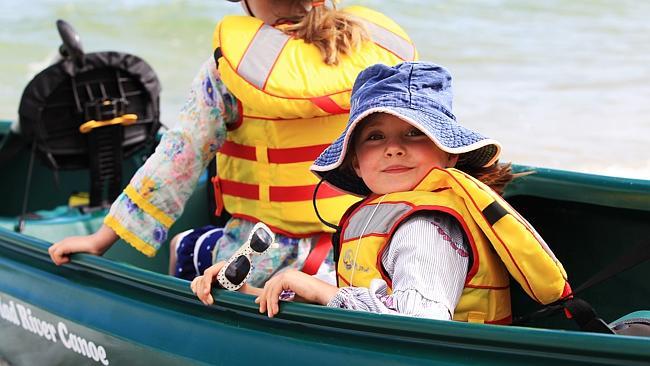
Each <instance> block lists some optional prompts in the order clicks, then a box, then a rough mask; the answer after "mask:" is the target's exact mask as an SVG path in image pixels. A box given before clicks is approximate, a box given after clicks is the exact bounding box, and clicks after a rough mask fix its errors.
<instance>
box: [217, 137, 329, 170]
mask: <svg viewBox="0 0 650 366" xmlns="http://www.w3.org/2000/svg"><path fill="white" fill-rule="evenodd" d="M328 146H329V144H324V145H313V146H303V147H292V148H286V149H274V148H268V149H267V154H268V162H269V163H272V164H291V163H303V162H306V161H314V160H316V158H318V156H319V155H320V154H321V153H322V152H323V150H325V149H326V148H327V147H328ZM219 152H220V153H222V154H223V155H228V156H232V157H235V158H240V159H245V160H252V161H257V155H256V147H255V146H248V145H242V144H238V143H236V142H232V141H226V142H224V143H223V145H222V146H221V149H220V150H219Z"/></svg>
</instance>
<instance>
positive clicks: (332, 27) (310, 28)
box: [282, 0, 369, 65]
mask: <svg viewBox="0 0 650 366" xmlns="http://www.w3.org/2000/svg"><path fill="white" fill-rule="evenodd" d="M296 2H297V3H298V4H296V5H300V6H304V4H305V1H304V0H297V1H296ZM335 2H336V0H332V7H331V8H329V7H326V6H325V5H324V3H325V2H324V1H314V2H311V9H309V10H308V11H307V13H306V14H305V15H304V17H302V18H301V19H300V20H299V21H298V22H297V23H295V24H291V25H288V26H285V27H283V28H282V30H283V31H284V32H286V33H289V34H291V35H292V36H294V37H296V38H299V39H302V40H304V41H305V43H311V44H313V45H315V46H316V47H318V49H319V50H320V53H321V55H322V56H323V62H325V63H326V64H327V65H337V64H338V62H339V60H340V56H341V55H349V54H351V53H352V52H354V51H355V50H356V49H357V48H358V47H359V46H360V45H361V43H362V42H363V41H366V40H368V39H369V37H368V33H367V31H366V29H365V27H364V26H363V24H361V22H360V21H358V20H355V19H354V18H353V17H351V16H350V15H348V14H346V13H344V12H341V11H339V10H337V9H336V4H335Z"/></svg>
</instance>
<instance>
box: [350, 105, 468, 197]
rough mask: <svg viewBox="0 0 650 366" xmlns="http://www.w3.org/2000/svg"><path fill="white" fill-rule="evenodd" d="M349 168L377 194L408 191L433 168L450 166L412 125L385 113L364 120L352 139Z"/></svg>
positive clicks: (453, 157) (451, 157) (452, 157)
mask: <svg viewBox="0 0 650 366" xmlns="http://www.w3.org/2000/svg"><path fill="white" fill-rule="evenodd" d="M354 151H355V153H356V155H355V158H353V160H352V167H353V168H354V170H355V172H356V173H357V175H358V176H359V177H360V178H361V179H363V181H364V183H366V185H367V186H368V188H370V190H371V191H372V192H374V193H376V194H387V193H393V192H403V191H410V190H411V189H413V188H414V187H415V186H416V185H417V184H418V183H420V181H422V179H424V177H425V176H426V175H427V173H429V172H430V171H431V169H433V168H434V167H438V168H448V167H453V166H454V165H455V164H456V161H457V160H458V156H457V155H452V154H449V153H447V152H445V151H442V150H441V149H440V148H438V146H436V144H434V143H433V141H431V139H430V138H429V137H428V136H426V135H425V134H424V133H422V132H421V131H420V130H418V129H417V128H415V127H413V126H412V125H411V124H409V123H407V122H405V121H403V120H401V119H400V118H398V117H396V116H393V115H392V114H387V113H375V114H372V115H370V116H369V117H367V118H366V121H364V122H363V124H362V126H361V129H360V130H358V132H357V133H356V137H355V139H354Z"/></svg>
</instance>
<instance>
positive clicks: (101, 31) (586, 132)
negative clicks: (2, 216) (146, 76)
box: [0, 0, 650, 179]
mask: <svg viewBox="0 0 650 366" xmlns="http://www.w3.org/2000/svg"><path fill="white" fill-rule="evenodd" d="M346 4H347V5H351V4H362V5H366V6H369V7H372V8H375V9H377V10H380V11H382V12H384V13H386V14H388V15H390V16H391V17H393V18H394V19H396V20H397V21H398V22H399V23H400V24H401V25H402V26H403V27H404V28H405V29H406V30H407V31H408V33H409V34H410V35H411V36H412V38H413V39H414V41H415V42H416V45H417V46H418V48H419V51H420V54H421V58H422V59H424V60H429V61H433V62H436V63H439V64H442V65H444V66H446V67H448V68H449V69H450V70H451V72H452V74H453V76H454V87H455V99H454V113H455V114H456V116H457V118H458V120H459V121H460V122H461V123H463V124H465V125H467V126H469V127H471V128H474V129H476V130H478V131H480V132H482V133H483V134H485V135H488V136H490V137H492V138H495V139H497V140H499V141H501V143H502V144H503V146H504V151H503V158H502V160H503V161H513V162H516V163H520V164H530V165H536V166H543V167H551V168H558V169H566V170H573V171H581V172H589V173H596V174H605V175H614V176H627V177H634V178H643V179H650V148H649V146H648V144H649V143H650V21H648V19H650V2H648V1H633V0H621V1H616V0H547V1H534V0H473V1H470V0H445V1H429V0H394V1H355V0H343V1H342V3H341V5H346ZM235 13H241V9H240V7H239V6H238V5H237V4H232V3H229V2H226V1H217V0H214V1H200V0H113V1H110V2H106V1H97V0H69V1H55V0H23V1H19V0H2V2H0V56H1V58H0V65H1V67H0V119H12V120H13V119H15V117H16V113H17V108H18V103H19V99H20V95H21V93H22V89H23V88H24V86H25V85H26V84H27V82H28V81H29V80H30V78H31V77H32V76H33V75H34V74H35V73H36V72H38V71H39V70H41V69H42V68H44V67H46V66H47V65H48V64H49V62H50V60H51V59H52V58H53V57H54V56H55V55H56V52H57V49H58V46H59V44H60V40H59V39H58V34H57V32H56V29H55V25H54V23H55V21H56V19H59V18H60V19H65V20H67V21H68V22H70V23H71V24H72V25H73V26H74V27H75V28H76V30H77V31H78V33H79V34H80V36H81V40H82V43H83V45H84V48H85V50H86V51H88V52H90V51H100V50H109V49H110V50H117V51H123V52H130V53H133V54H136V55H138V56H140V57H142V58H144V59H145V60H147V61H148V62H149V63H150V64H151V65H152V67H153V68H154V69H155V70H156V71H157V73H158V76H159V77H160V79H161V82H162V85H163V92H162V119H163V122H164V123H165V124H166V125H167V126H172V125H174V123H175V120H176V115H177V113H178V111H179V109H180V108H181V106H182V104H183V101H184V98H185V95H186V93H187V91H188V88H189V85H190V82H191V80H192V78H193V77H194V74H195V73H196V71H197V69H198V67H199V65H200V64H201V63H202V62H203V61H204V60H206V59H207V58H208V57H210V55H211V52H212V50H211V47H210V43H211V35H212V30H213V27H214V25H215V24H216V23H217V22H218V20H219V19H220V18H221V17H222V16H223V15H226V14H235Z"/></svg>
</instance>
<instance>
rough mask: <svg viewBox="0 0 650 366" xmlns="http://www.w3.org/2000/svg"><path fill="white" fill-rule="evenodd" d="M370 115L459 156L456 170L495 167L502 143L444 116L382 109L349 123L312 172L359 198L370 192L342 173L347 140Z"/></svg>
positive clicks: (408, 110) (397, 109)
mask: <svg viewBox="0 0 650 366" xmlns="http://www.w3.org/2000/svg"><path fill="white" fill-rule="evenodd" d="M373 113H388V114H391V115H394V116H396V117H398V118H400V119H402V120H403V121H405V122H407V123H409V124H411V125H413V126H414V127H416V128H417V129H419V130H420V131H422V132H423V133H424V134H426V135H427V136H428V137H429V138H430V139H431V140H432V141H433V143H434V144H436V146H437V147H438V148H440V149H441V150H443V151H445V152H448V153H450V154H456V155H458V156H459V158H458V162H457V163H456V167H457V168H459V169H462V168H463V167H470V168H474V167H486V166H490V165H492V164H494V163H495V162H496V161H497V159H498V158H499V155H500V153H501V144H500V143H499V142H498V141H496V140H493V139H489V138H487V137H485V136H483V135H481V134H479V133H477V132H474V131H472V130H469V129H467V128H465V127H464V126H462V125H460V124H458V123H457V122H456V121H455V120H454V119H452V118H450V117H449V116H447V115H446V114H444V113H442V112H440V111H438V110H436V109H432V110H431V111H427V112H425V111H422V110H413V109H410V108H406V107H399V106H385V105H384V106H381V107H374V108H369V109H367V110H365V111H364V112H363V113H361V114H360V115H358V116H357V117H356V118H355V119H354V120H353V121H351V122H350V123H348V125H347V127H346V129H345V131H344V132H343V134H342V135H341V136H339V138H338V139H337V140H336V141H334V142H333V143H332V144H331V145H330V146H329V147H328V148H327V149H325V151H323V153H322V154H321V155H320V156H319V157H318V159H316V161H314V164H313V165H312V166H311V168H310V169H311V171H312V172H314V173H315V174H316V175H317V176H319V177H320V178H323V179H325V181H327V182H328V183H330V184H332V185H334V186H335V187H336V188H338V189H340V190H342V191H344V192H347V193H350V194H354V195H358V196H365V195H367V194H369V193H370V190H369V189H368V187H367V186H366V185H365V183H363V180H362V179H361V178H359V177H358V176H357V175H356V174H354V172H349V171H343V170H342V169H341V164H342V163H343V161H344V160H345V156H346V154H347V150H348V147H349V145H350V139H351V138H352V135H353V132H354V130H355V128H356V127H357V126H358V125H359V123H360V122H361V121H363V120H364V119H365V118H366V117H368V116H369V115H371V114H373Z"/></svg>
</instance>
